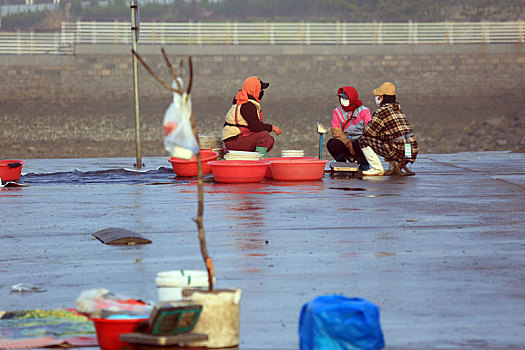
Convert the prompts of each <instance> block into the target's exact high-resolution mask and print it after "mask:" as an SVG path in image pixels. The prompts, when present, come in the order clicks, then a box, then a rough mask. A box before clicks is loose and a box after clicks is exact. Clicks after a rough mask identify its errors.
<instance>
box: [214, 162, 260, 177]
mask: <svg viewBox="0 0 525 350" xmlns="http://www.w3.org/2000/svg"><path fill="white" fill-rule="evenodd" d="M209 164H210V165H211V170H212V172H213V178H214V179H215V181H217V182H226V183H242V182H261V181H262V180H264V174H265V173H266V168H267V167H268V162H267V161H264V160H220V161H214V162H210V163H209Z"/></svg>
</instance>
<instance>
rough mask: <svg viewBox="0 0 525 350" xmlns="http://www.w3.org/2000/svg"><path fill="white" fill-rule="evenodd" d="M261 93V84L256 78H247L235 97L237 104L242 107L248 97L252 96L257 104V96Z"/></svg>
mask: <svg viewBox="0 0 525 350" xmlns="http://www.w3.org/2000/svg"><path fill="white" fill-rule="evenodd" d="M260 93H261V82H260V80H259V78H257V77H255V76H254V77H249V78H248V79H246V80H245V81H244V84H242V90H239V92H238V93H237V96H235V98H236V99H237V104H238V105H242V104H245V103H246V102H248V95H250V96H252V97H253V98H254V99H255V101H257V102H259V94H260Z"/></svg>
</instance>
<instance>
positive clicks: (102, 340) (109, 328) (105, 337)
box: [91, 318, 148, 350]
mask: <svg viewBox="0 0 525 350" xmlns="http://www.w3.org/2000/svg"><path fill="white" fill-rule="evenodd" d="M147 320H148V318H137V319H122V320H119V319H115V320H113V319H107V318H92V319H91V321H93V322H94V323H95V330H96V331H97V340H98V346H99V347H100V348H101V349H102V350H120V348H121V347H122V346H125V345H127V344H128V343H125V342H121V341H120V340H119V337H120V335H121V334H127V333H133V330H134V329H135V327H136V326H137V324H139V322H141V321H147Z"/></svg>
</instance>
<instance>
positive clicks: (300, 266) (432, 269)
mask: <svg viewBox="0 0 525 350" xmlns="http://www.w3.org/2000/svg"><path fill="white" fill-rule="evenodd" d="M451 158H454V156H453V155H421V156H420V157H419V158H418V160H417V162H416V163H415V164H414V168H413V170H415V172H416V176H414V177H406V178H400V177H382V178H376V177H374V178H366V177H365V178H362V179H340V178H332V177H330V176H329V175H328V174H326V175H325V176H324V178H323V179H322V180H321V181H316V182H293V183H291V182H279V181H273V180H270V181H268V180H265V181H263V182H262V183H256V184H219V183H215V182H214V181H213V178H212V177H211V176H209V175H208V176H207V177H206V180H205V184H204V189H205V212H204V218H205V228H206V237H207V242H208V250H209V253H210V255H211V256H212V258H213V259H214V263H215V264H216V265H215V267H216V268H215V272H216V276H217V282H218V286H221V287H236V288H237V287H238V288H241V289H242V290H243V299H242V307H241V336H240V337H241V338H240V341H241V348H242V349H245V350H246V349H250V350H251V349H258V350H263V349H264V350H265V349H268V350H269V349H271V350H289V349H297V348H298V336H297V324H298V318H299V315H300V310H301V307H302V305H303V303H305V302H307V301H310V300H312V299H313V298H315V297H317V296H319V295H328V294H343V295H346V296H349V297H363V298H366V299H368V300H370V301H372V302H374V303H376V304H377V305H378V306H379V307H380V310H381V324H382V328H383V331H384V333H385V339H386V342H387V346H388V349H391V350H398V349H411V350H412V349H414V350H415V349H418V350H419V349H436V348H443V347H447V346H448V347H449V348H450V347H451V346H452V347H453V348H455V349H459V348H462V349H472V348H473V347H472V344H482V345H481V346H479V347H477V346H476V347H475V348H476V349H489V348H490V349H523V348H524V346H525V341H524V339H523V336H520V335H519V334H522V333H523V332H522V331H523V324H525V321H524V320H523V314H524V313H523V312H521V313H520V312H516V311H517V310H522V309H523V302H522V300H524V297H525V296H524V289H523V286H522V285H523V261H524V259H525V258H524V250H523V234H522V232H524V227H525V226H524V225H525V222H524V216H523V208H524V202H523V198H524V189H525V173H524V170H523V169H525V166H524V164H525V158H524V157H523V155H522V154H521V155H517V154H509V153H504V152H499V153H490V152H487V153H482V154H479V155H478V154H476V155H471V154H463V155H462V156H461V159H469V160H470V161H469V162H468V163H467V164H465V163H463V162H461V163H459V162H454V164H453V165H450V162H451V160H450V159H451ZM144 163H145V164H146V165H147V167H146V168H145V169H143V170H141V171H136V170H134V169H132V168H130V164H133V160H130V159H95V160H85V159H70V160H28V161H27V164H25V165H24V169H23V177H22V179H21V181H22V182H24V183H26V184H29V187H24V188H2V190H0V207H1V208H2V209H3V211H4V213H7V214H6V215H4V217H3V218H2V219H0V225H1V227H2V231H1V232H0V241H1V244H0V246H1V247H2V250H3V255H2V256H1V257H0V263H1V264H0V265H1V266H0V272H1V273H0V300H2V301H1V302H0V310H2V309H4V310H8V309H10V310H20V309H22V308H31V309H34V308H42V307H50V308H56V307H71V306H72V305H74V300H75V298H76V297H77V296H78V294H79V293H80V292H81V291H82V290H86V289H91V288H95V287H105V288H108V289H109V290H111V291H115V292H122V293H126V294H128V295H131V296H135V297H141V298H144V299H145V300H156V298H157V290H156V289H155V284H154V278H155V275H156V274H157V273H158V272H159V271H167V270H172V269H179V268H185V269H201V268H202V266H203V264H202V261H201V257H200V251H199V246H198V242H197V234H196V228H195V223H194V222H193V221H192V219H193V218H195V215H196V210H197V208H196V199H197V186H196V180H195V179H194V178H177V177H176V176H175V175H174V173H173V171H172V169H171V168H170V167H169V165H168V163H167V159H166V158H163V157H158V158H151V159H145V161H144ZM459 165H461V167H459ZM516 174H517V175H516ZM443 175H447V176H443ZM131 184H138V185H136V186H132V185H131ZM145 184H158V186H143V185H145ZM57 193H60V195H59V196H57ZM108 227H122V228H126V229H130V230H132V231H134V232H137V233H141V234H144V235H145V236H147V237H148V238H149V239H151V240H152V243H151V244H147V245H142V246H129V247H112V246H107V245H104V244H100V242H98V241H96V239H93V237H92V236H91V235H92V233H94V232H97V231H99V230H100V229H104V228H108ZM19 282H31V283H35V284H38V285H42V286H43V287H45V289H46V290H47V291H48V292H45V293H33V294H31V295H24V296H20V295H13V294H10V293H9V286H11V285H13V284H15V283H19ZM494 300H498V302H497V303H494ZM494 324H497V325H499V327H494ZM444 335H446V336H444ZM444 337H445V338H446V340H445V341H444ZM451 344H452V345H451Z"/></svg>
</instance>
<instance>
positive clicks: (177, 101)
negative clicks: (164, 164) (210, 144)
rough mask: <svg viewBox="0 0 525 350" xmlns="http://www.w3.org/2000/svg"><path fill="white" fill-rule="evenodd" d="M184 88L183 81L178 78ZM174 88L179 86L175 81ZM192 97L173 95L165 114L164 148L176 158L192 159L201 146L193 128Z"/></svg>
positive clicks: (184, 94)
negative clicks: (191, 118)
mask: <svg viewBox="0 0 525 350" xmlns="http://www.w3.org/2000/svg"><path fill="white" fill-rule="evenodd" d="M178 81H179V84H180V86H181V87H182V86H183V84H182V79H180V78H178ZM172 86H173V87H174V88H177V87H178V85H177V84H176V82H175V81H173V83H172ZM190 117H191V97H190V95H188V94H186V93H185V92H184V93H183V94H182V95H179V94H177V93H173V102H172V103H171V105H170V106H169V107H168V109H167V110H166V113H165V114H164V123H163V124H164V147H165V148H166V150H167V151H168V152H169V153H170V154H171V155H172V156H173V157H176V158H180V159H191V158H193V156H195V155H196V154H197V153H198V152H199V146H198V144H197V140H196V139H195V135H194V134H193V130H192V128H191V120H190Z"/></svg>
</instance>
